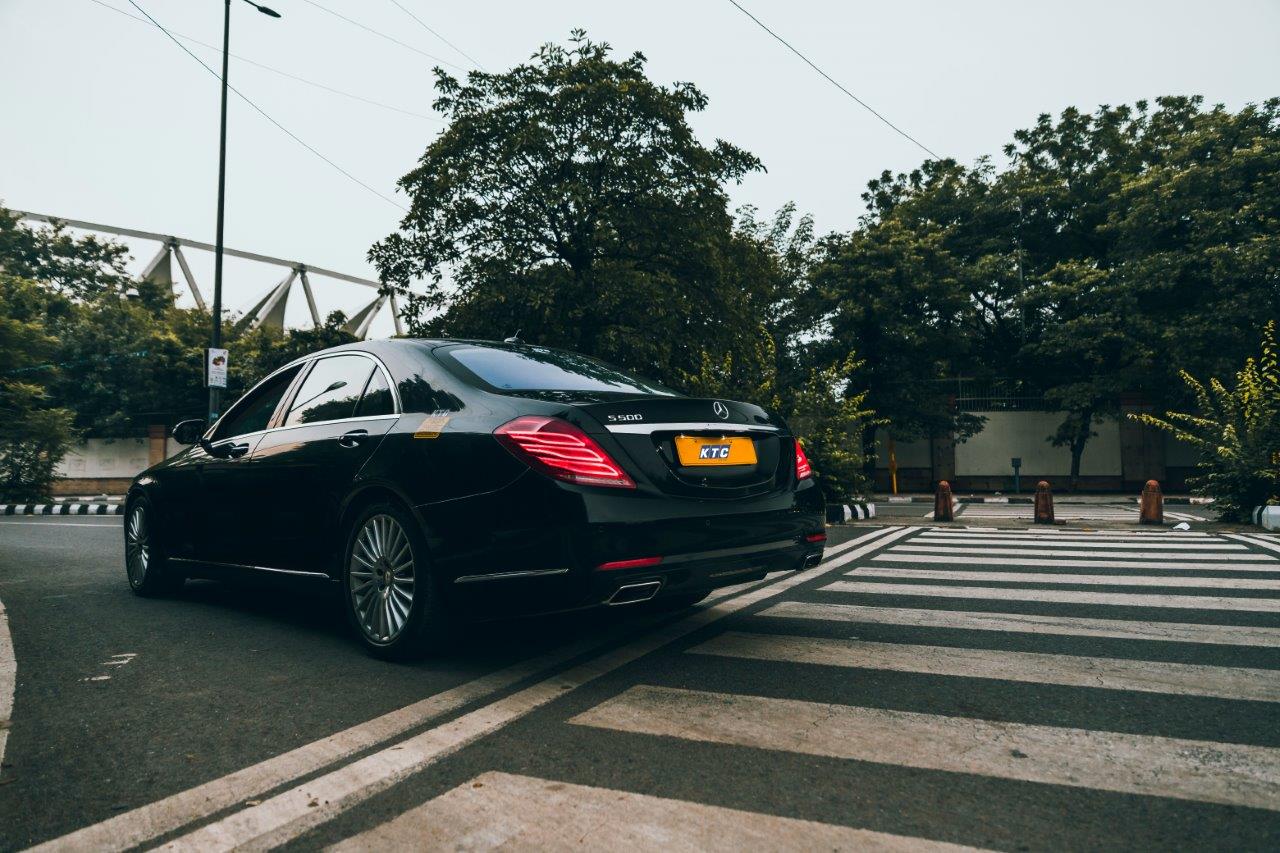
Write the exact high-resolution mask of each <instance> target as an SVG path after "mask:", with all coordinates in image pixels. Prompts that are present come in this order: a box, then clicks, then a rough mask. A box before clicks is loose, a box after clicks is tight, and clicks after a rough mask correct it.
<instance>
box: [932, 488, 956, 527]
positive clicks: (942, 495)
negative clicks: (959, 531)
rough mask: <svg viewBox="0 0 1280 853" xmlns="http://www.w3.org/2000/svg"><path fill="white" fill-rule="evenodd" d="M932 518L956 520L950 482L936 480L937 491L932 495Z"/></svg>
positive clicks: (936, 519) (935, 519)
mask: <svg viewBox="0 0 1280 853" xmlns="http://www.w3.org/2000/svg"><path fill="white" fill-rule="evenodd" d="M933 520H934V521H955V520H956V514H955V509H954V504H953V503H952V499H951V484H950V483H948V482H947V481H946V480H939V481H938V493H937V494H936V495H934V497H933Z"/></svg>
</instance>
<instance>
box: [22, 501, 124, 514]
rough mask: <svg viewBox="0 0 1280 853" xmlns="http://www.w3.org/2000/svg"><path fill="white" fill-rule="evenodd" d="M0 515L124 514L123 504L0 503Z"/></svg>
mask: <svg viewBox="0 0 1280 853" xmlns="http://www.w3.org/2000/svg"><path fill="white" fill-rule="evenodd" d="M0 515H124V504H117V503H110V504H104V503H52V504H0Z"/></svg>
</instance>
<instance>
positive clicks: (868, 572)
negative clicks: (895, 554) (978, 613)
mask: <svg viewBox="0 0 1280 853" xmlns="http://www.w3.org/2000/svg"><path fill="white" fill-rule="evenodd" d="M848 576H849V577H852V578H914V579H915V580H934V581H1001V582H1009V583H1056V584H1073V583H1074V584H1081V585H1087V586H1167V587H1177V586H1187V587H1200V588H1203V589H1273V590H1280V578H1236V577H1213V578H1209V577H1203V578H1202V577H1188V576H1186V575H1174V576H1171V577H1170V576H1166V577H1159V576H1152V575H1058V574H1038V573H1036V572H963V571H959V570H957V571H930V570H928V569H881V568H861V569H855V570H854V571H852V572H849V574H848Z"/></svg>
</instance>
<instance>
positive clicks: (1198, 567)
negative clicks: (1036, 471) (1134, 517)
mask: <svg viewBox="0 0 1280 853" xmlns="http://www.w3.org/2000/svg"><path fill="white" fill-rule="evenodd" d="M1099 556H1103V555H1099ZM1125 556H1126V557H1127V559H1124V560H1050V559H1046V558H1039V557H955V556H952V555H950V554H911V553H907V554H903V553H901V552H899V550H898V549H897V548H894V549H892V550H890V551H889V552H887V553H884V554H877V555H876V556H874V557H872V558H871V559H872V560H874V561H876V562H880V563H919V564H925V565H942V566H1046V567H1052V568H1060V569H1167V570H1169V571H1175V572H1195V571H1205V572H1257V571H1264V572H1265V571H1268V570H1275V569H1276V567H1274V566H1272V565H1271V564H1269V563H1253V564H1250V563H1200V562H1196V561H1193V560H1182V561H1170V560H1143V559H1134V558H1133V555H1128V554H1126V555H1125Z"/></svg>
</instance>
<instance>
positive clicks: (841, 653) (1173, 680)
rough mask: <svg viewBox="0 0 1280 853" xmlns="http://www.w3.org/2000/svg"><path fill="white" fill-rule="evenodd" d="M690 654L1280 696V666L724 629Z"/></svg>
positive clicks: (1261, 698)
mask: <svg viewBox="0 0 1280 853" xmlns="http://www.w3.org/2000/svg"><path fill="white" fill-rule="evenodd" d="M689 651H690V652H691V653H694V654H702V655H718V656H721V657H735V658H748V659H752V660H768V661H781V662H783V663H807V664H817V665H820V666H833V667H848V668H855V669H885V670H892V671H895V672H917V673H924V674H927V675H951V676H958V677H961V678H986V679H995V680H999V681H1021V682H1029V683H1033V684H1061V685H1064V686H1067V687H1090V688H1100V689H1104V690H1134V691H1138V692H1142V693H1167V694H1173V695H1178V696H1214V697H1217V698H1219V699H1244V700H1251V701H1256V702H1280V670H1274V669H1249V668H1244V667H1240V668H1236V667H1226V666H1200V665H1195V664H1185V663H1164V662H1161V661H1147V660H1126V659H1120V658H1098V657H1083V656H1077V655H1058V654H1042V653H1039V652H1010V651H993V650H988V649H963V648H952V647H949V646H921V645H908V644H903V643H873V642H868V641H864V640H832V639H825V638H821V637H790V636H777V635H773V634H747V633H740V632H734V631H730V632H727V633H724V634H721V635H719V636H717V637H714V638H712V639H710V640H708V641H707V642H705V643H703V644H701V645H699V646H695V647H694V648H692V649H690V650H689Z"/></svg>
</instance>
